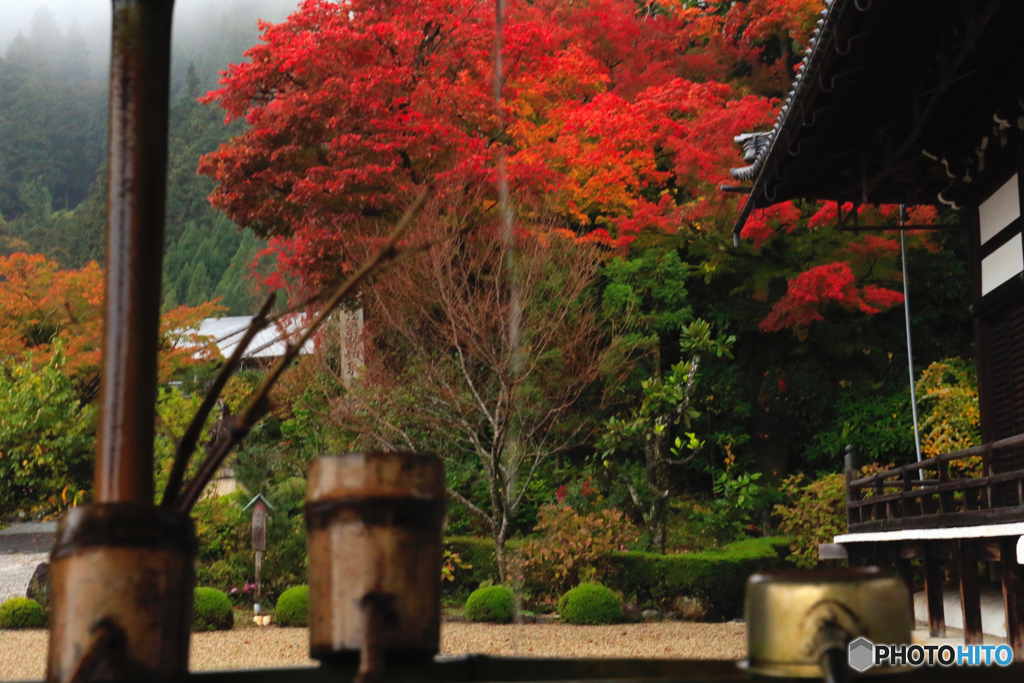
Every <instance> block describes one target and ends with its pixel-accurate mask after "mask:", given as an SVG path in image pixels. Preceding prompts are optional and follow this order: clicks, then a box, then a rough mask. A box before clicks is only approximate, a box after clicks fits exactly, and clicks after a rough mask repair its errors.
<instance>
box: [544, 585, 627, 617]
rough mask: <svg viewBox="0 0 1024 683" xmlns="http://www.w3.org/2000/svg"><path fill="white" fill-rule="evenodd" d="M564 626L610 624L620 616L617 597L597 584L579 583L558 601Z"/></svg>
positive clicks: (609, 589)
mask: <svg viewBox="0 0 1024 683" xmlns="http://www.w3.org/2000/svg"><path fill="white" fill-rule="evenodd" d="M558 616H560V617H561V618H562V621H563V622H565V623H566V624H602V625H603V624H610V623H612V622H613V621H615V620H616V619H618V618H619V617H621V616H622V608H621V607H620V606H619V597H618V596H617V595H615V592H614V591H612V589H611V588H607V587H605V586H602V585H601V584H598V583H581V584H580V585H578V586H576V587H575V588H573V589H572V590H570V591H569V592H568V593H566V594H565V595H563V596H562V597H561V598H560V599H559V600H558Z"/></svg>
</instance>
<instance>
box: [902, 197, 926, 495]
mask: <svg viewBox="0 0 1024 683" xmlns="http://www.w3.org/2000/svg"><path fill="white" fill-rule="evenodd" d="M906 208H907V207H906V205H904V204H900V227H903V225H904V224H905V222H906V221H905V213H906ZM906 234H907V233H906V231H905V230H900V256H901V258H902V259H903V313H904V315H905V317H906V320H907V367H908V368H909V369H910V411H911V414H912V415H913V416H914V448H915V449H916V451H917V461H918V462H921V428H920V426H919V425H918V422H917V390H916V389H914V345H913V343H912V342H911V340H910V282H909V278H908V277H907V237H906ZM918 474H919V475H920V478H921V479H924V470H918Z"/></svg>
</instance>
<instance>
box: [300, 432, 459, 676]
mask: <svg viewBox="0 0 1024 683" xmlns="http://www.w3.org/2000/svg"><path fill="white" fill-rule="evenodd" d="M444 513H445V479H444V467H443V465H442V464H441V461H440V460H439V459H438V458H436V457H434V456H428V455H419V454H415V453H380V452H377V453H350V454H348V455H342V456H335V457H326V458H320V459H319V460H317V461H316V462H314V463H313V466H312V469H311V470H310V474H309V482H308V488H307V494H306V524H307V527H308V530H309V626H310V633H309V638H310V654H311V656H312V657H313V658H315V659H321V660H331V661H342V662H348V663H354V662H355V661H356V660H358V659H359V658H360V652H361V651H365V650H366V647H367V646H368V645H369V646H370V647H371V648H372V649H373V650H375V652H376V655H379V656H380V657H381V661H388V662H395V661H402V662H410V661H423V660H429V659H430V658H432V657H433V656H434V655H435V654H437V652H438V651H439V649H440V635H441V606H440V598H441V582H440V576H441V554H442V537H441V533H442V526H443V523H444ZM368 609H372V610H373V611H374V618H373V619H368V618H367V616H366V614H365V612H366V611H367V610H368ZM368 629H369V630H373V631H375V632H374V633H367V631H368ZM363 658H364V659H365V658H366V657H365V655H364V657H363Z"/></svg>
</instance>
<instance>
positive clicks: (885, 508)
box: [846, 434, 1024, 533]
mask: <svg viewBox="0 0 1024 683" xmlns="http://www.w3.org/2000/svg"><path fill="white" fill-rule="evenodd" d="M1015 448H1016V449H1024V434H1019V435H1017V436H1011V437H1010V438H1008V439H1002V440H1000V441H993V442H992V443H988V444H983V445H981V446H974V447H973V448H968V449H965V450H962V451H957V452H955V453H946V454H944V455H940V456H937V457H935V458H929V459H927V460H922V461H921V462H915V463H911V464H909V465H903V466H902V467H894V468H892V469H889V470H884V471H882V472H879V473H877V474H872V475H870V476H867V477H862V478H860V479H855V477H856V476H857V473H858V470H857V469H856V468H855V466H854V457H853V449H852V447H850V446H848V447H847V454H846V510H847V523H848V526H849V531H850V533H863V532H867V531H895V530H900V529H929V528H939V527H952V526H976V525H980V524H1002V523H1007V522H1024V469H1017V470H1013V471H1007V472H996V471H993V465H992V462H993V460H994V458H993V454H995V453H999V452H1001V451H1005V450H1009V449H1015ZM977 456H981V457H982V462H983V466H984V474H983V476H981V477H965V478H950V476H949V464H950V463H951V462H954V461H957V460H966V459H967V458H972V457H977Z"/></svg>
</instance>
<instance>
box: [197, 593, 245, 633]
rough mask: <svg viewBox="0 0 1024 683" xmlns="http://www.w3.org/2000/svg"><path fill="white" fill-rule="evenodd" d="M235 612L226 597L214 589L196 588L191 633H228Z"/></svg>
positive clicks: (232, 623)
mask: <svg viewBox="0 0 1024 683" xmlns="http://www.w3.org/2000/svg"><path fill="white" fill-rule="evenodd" d="M234 625H235V612H234V608H233V607H232V606H231V601H230V600H228V596H227V595H225V594H224V593H223V592H222V591H219V590H217V589H216V588H196V589H195V600H194V602H193V604H192V630H193V631H230V630H231V627H233V626H234Z"/></svg>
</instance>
